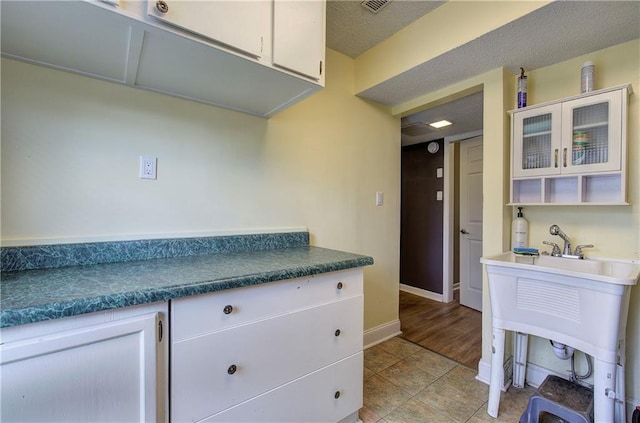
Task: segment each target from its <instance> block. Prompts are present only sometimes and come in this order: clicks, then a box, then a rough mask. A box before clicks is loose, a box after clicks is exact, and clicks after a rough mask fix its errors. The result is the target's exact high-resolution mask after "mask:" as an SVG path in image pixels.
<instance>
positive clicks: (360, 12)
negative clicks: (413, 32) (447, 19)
mask: <svg viewBox="0 0 640 423" xmlns="http://www.w3.org/2000/svg"><path fill="white" fill-rule="evenodd" d="M360 3H361V2H360V1H359V0H328V1H327V47H329V48H330V49H332V50H336V51H339V52H340V53H342V54H345V55H347V56H349V57H351V58H353V59H355V58H356V57H357V56H359V55H360V54H362V53H364V52H365V51H367V50H369V49H370V48H371V47H373V46H375V45H376V44H378V43H379V42H380V41H382V40H384V39H386V38H389V37H390V36H392V35H393V34H395V33H396V32H398V31H399V30H401V29H402V28H404V27H405V26H407V25H409V24H410V23H411V22H413V21H415V20H417V19H419V18H421V17H422V16H424V15H425V14H427V13H429V12H430V11H432V10H433V9H435V8H436V7H438V6H440V5H441V4H442V3H444V2H442V1H426V0H392V1H390V2H389V3H388V4H387V5H386V6H385V7H384V8H383V9H381V10H380V11H378V13H372V12H370V11H369V10H367V9H365V8H364V7H362V6H361V4H360Z"/></svg>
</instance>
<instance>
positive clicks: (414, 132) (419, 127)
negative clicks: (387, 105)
mask: <svg viewBox="0 0 640 423" xmlns="http://www.w3.org/2000/svg"><path fill="white" fill-rule="evenodd" d="M401 131H402V134H403V135H408V136H410V137H417V136H418V135H424V134H427V133H429V132H431V128H429V125H427V124H426V123H423V122H414V123H408V124H406V125H403V126H402V128H401Z"/></svg>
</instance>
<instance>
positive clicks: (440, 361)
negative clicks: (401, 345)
mask: <svg viewBox="0 0 640 423" xmlns="http://www.w3.org/2000/svg"><path fill="white" fill-rule="evenodd" d="M405 360H406V362H407V364H408V365H410V366H415V367H416V368H417V369H420V370H422V371H425V372H427V373H431V374H432V375H434V376H437V377H440V376H443V375H444V374H446V373H447V372H449V371H450V370H451V369H453V368H454V367H456V366H457V365H458V364H457V363H456V362H455V361H453V360H449V359H448V358H446V357H443V356H441V355H439V354H436V353H434V352H432V351H429V350H425V349H420V350H419V351H416V352H415V353H413V354H411V355H410V356H409V357H407V358H406V359H405Z"/></svg>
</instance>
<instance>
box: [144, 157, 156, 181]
mask: <svg viewBox="0 0 640 423" xmlns="http://www.w3.org/2000/svg"><path fill="white" fill-rule="evenodd" d="M157 164H158V158H157V157H151V156H140V179H156V168H157Z"/></svg>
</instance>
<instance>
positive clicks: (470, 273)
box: [460, 137, 482, 311]
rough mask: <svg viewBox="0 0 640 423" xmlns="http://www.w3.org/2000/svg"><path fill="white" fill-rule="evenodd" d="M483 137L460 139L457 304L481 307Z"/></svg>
mask: <svg viewBox="0 0 640 423" xmlns="http://www.w3.org/2000/svg"><path fill="white" fill-rule="evenodd" d="M480 257H482V137H476V138H472V139H470V140H468V141H462V142H461V143H460V304H462V305H464V306H467V307H470V308H473V309H475V310H478V311H482V265H481V264H480Z"/></svg>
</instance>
